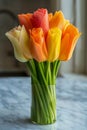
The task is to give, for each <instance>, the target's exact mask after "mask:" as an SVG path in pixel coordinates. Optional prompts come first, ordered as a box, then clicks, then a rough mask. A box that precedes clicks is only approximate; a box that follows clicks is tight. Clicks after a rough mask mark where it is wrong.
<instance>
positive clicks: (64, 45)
mask: <svg viewBox="0 0 87 130" xmlns="http://www.w3.org/2000/svg"><path fill="white" fill-rule="evenodd" d="M80 35H81V33H80V32H79V31H78V29H77V28H76V27H75V26H74V25H72V24H70V25H68V26H67V27H66V29H65V31H64V34H63V37H62V40H61V47H60V55H59V58H58V59H59V60H63V61H65V60H69V59H70V58H71V56H72V53H73V50H74V48H75V46H76V42H77V40H78V38H79V37H80Z"/></svg>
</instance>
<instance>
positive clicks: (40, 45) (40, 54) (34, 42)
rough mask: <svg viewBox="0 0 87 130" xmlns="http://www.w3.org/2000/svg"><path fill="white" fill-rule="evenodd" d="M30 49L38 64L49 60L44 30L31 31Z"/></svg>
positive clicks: (35, 29)
mask: <svg viewBox="0 0 87 130" xmlns="http://www.w3.org/2000/svg"><path fill="white" fill-rule="evenodd" d="M30 40H31V42H30V49H31V54H32V56H33V58H34V59H35V60H37V61H38V62H41V61H45V60H47V49H46V44H45V39H44V33H43V30H42V28H33V29H32V30H30Z"/></svg>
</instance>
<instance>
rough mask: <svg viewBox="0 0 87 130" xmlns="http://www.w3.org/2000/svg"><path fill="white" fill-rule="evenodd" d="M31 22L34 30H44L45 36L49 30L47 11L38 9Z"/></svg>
mask: <svg viewBox="0 0 87 130" xmlns="http://www.w3.org/2000/svg"><path fill="white" fill-rule="evenodd" d="M31 22H32V25H33V27H34V28H40V27H41V28H42V29H43V31H44V34H47V32H48V30H49V21H48V12H47V10H46V9H43V8H42V9H38V10H36V11H35V12H34V14H33V16H32V18H31Z"/></svg>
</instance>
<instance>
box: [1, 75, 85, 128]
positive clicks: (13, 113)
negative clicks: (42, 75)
mask: <svg viewBox="0 0 87 130" xmlns="http://www.w3.org/2000/svg"><path fill="white" fill-rule="evenodd" d="M56 89H57V90H56V92H57V121H56V123H55V124H52V125H46V126H44V125H34V124H31V123H30V121H29V116H30V107H31V85H30V78H27V77H13V78H10V77H9V78H0V130H87V77H86V76H78V75H64V77H60V78H58V79H57V87H56Z"/></svg>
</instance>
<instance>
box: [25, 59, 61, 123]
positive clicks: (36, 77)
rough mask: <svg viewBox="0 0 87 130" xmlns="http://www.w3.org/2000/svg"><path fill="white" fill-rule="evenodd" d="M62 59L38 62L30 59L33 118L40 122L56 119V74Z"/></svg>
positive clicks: (28, 64)
mask: <svg viewBox="0 0 87 130" xmlns="http://www.w3.org/2000/svg"><path fill="white" fill-rule="evenodd" d="M59 65H60V61H58V60H57V61H55V62H52V63H51V62H47V61H46V62H41V63H39V62H37V61H35V60H30V61H28V62H27V67H28V69H29V72H30V74H31V85H32V106H31V120H32V122H35V123H38V124H51V123H53V122H55V121H56V90H55V89H56V76H57V72H58V68H59Z"/></svg>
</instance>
